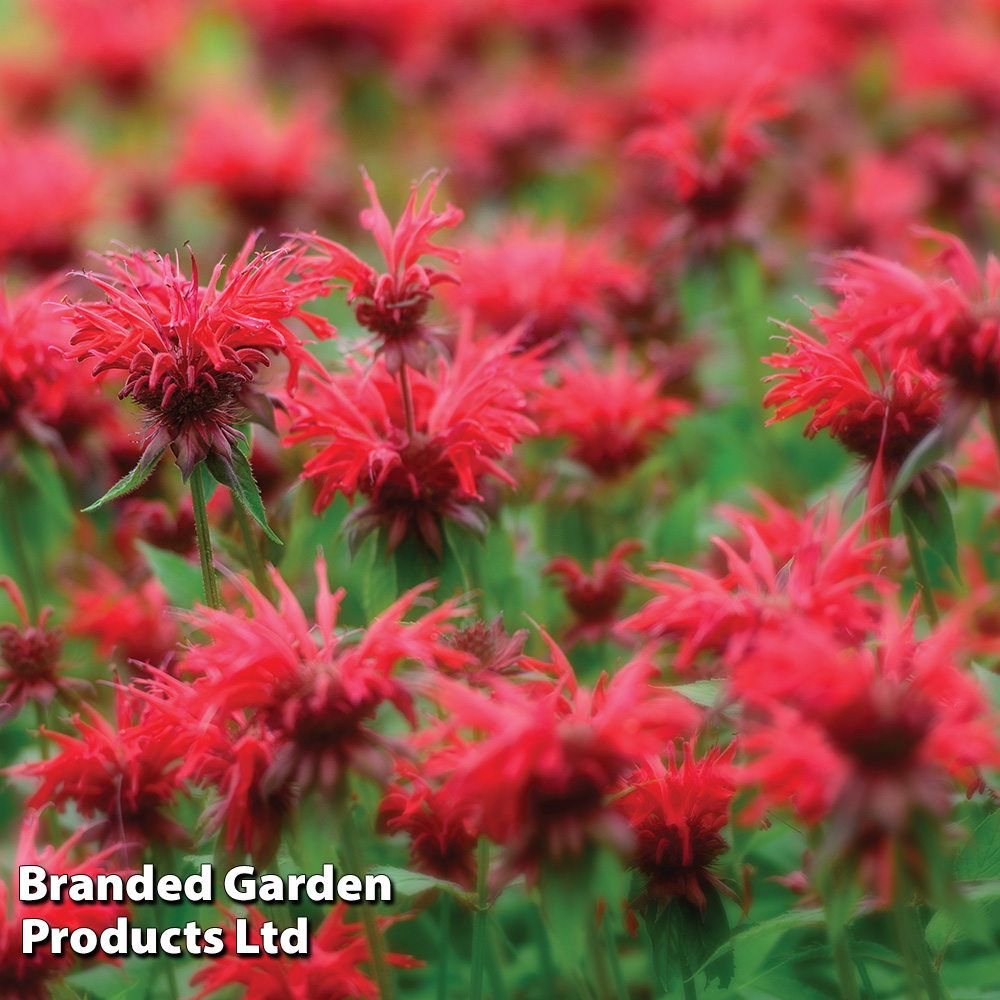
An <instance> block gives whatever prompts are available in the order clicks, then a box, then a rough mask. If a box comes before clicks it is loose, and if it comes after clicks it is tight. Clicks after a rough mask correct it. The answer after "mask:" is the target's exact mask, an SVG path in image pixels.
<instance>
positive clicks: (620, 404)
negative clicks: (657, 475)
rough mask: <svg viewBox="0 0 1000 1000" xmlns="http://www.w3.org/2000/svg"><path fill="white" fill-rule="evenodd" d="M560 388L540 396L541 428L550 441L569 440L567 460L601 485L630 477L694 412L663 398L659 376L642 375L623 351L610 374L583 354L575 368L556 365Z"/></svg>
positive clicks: (673, 400)
mask: <svg viewBox="0 0 1000 1000" xmlns="http://www.w3.org/2000/svg"><path fill="white" fill-rule="evenodd" d="M554 367H555V371H556V372H557V374H558V377H559V384H558V385H556V386H553V387H550V388H547V389H545V390H544V391H543V392H542V393H540V395H539V398H538V400H537V402H536V404H535V409H536V413H537V416H538V425H539V427H540V429H541V432H542V434H543V435H546V436H548V437H559V436H566V437H568V438H569V439H570V447H569V456H570V457H571V458H574V459H576V460H577V461H578V462H581V463H582V464H583V465H585V466H586V467H587V468H588V469H590V471H591V472H592V473H593V474H594V475H595V476H597V477H598V478H599V479H603V480H608V481H611V480H615V479H619V478H621V477H622V476H625V475H627V474H628V473H629V472H631V471H632V469H634V468H635V467H636V466H637V465H639V464H640V463H641V462H642V461H643V459H645V458H646V457H647V456H648V455H649V453H650V451H651V450H652V447H653V442H654V441H655V440H656V439H657V438H658V437H660V436H662V435H664V434H669V433H670V431H671V430H672V429H673V426H674V420H675V419H676V418H677V417H678V416H680V415H681V414H684V413H687V412H688V410H689V409H690V407H689V405H688V403H687V402H685V401H684V400H682V399H675V398H674V397H672V396H665V395H663V391H662V388H661V385H660V379H659V378H658V377H657V376H656V375H646V376H643V375H640V374H639V373H638V372H637V371H636V370H635V369H634V368H632V366H631V365H630V364H629V360H628V354H627V352H626V351H625V350H624V349H620V350H617V351H616V352H615V355H614V358H613V361H612V364H611V368H610V370H606V369H604V368H602V367H598V366H597V365H596V364H594V363H593V362H591V361H590V360H588V359H587V357H586V356H585V355H584V354H583V353H582V352H580V353H578V354H577V356H576V363H575V364H568V363H566V362H558V363H557V364H556V365H555V366H554Z"/></svg>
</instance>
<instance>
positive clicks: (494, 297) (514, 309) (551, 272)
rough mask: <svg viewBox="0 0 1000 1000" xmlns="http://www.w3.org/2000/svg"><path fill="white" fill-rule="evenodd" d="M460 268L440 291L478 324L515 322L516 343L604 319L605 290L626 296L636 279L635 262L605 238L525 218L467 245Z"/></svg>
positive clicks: (556, 337)
mask: <svg viewBox="0 0 1000 1000" xmlns="http://www.w3.org/2000/svg"><path fill="white" fill-rule="evenodd" d="M459 273H460V275H461V279H462V283H461V285H460V286H458V287H457V288H455V289H454V290H449V292H448V294H447V298H448V300H449V301H451V302H454V303H455V304H456V305H458V306H466V307H468V308H471V310H472V313H473V315H474V316H475V318H476V322H477V324H478V325H479V326H480V327H481V328H482V329H484V330H486V331H487V332H489V333H495V332H505V331H507V330H511V329H513V328H514V327H515V326H517V325H518V324H521V325H522V329H523V333H522V335H521V339H522V343H524V344H543V343H544V344H547V345H548V346H549V347H550V348H551V347H553V346H556V345H558V344H559V343H560V342H562V341H565V340H570V339H573V338H575V337H577V336H578V335H579V333H580V331H581V329H582V328H583V327H585V326H587V325H593V324H598V325H600V326H602V327H604V328H608V327H610V326H611V325H612V324H611V322H610V320H609V315H608V314H609V304H610V303H609V299H610V297H611V296H613V295H615V294H617V295H618V296H620V297H628V296H629V295H632V294H635V293H636V292H637V289H638V285H639V275H638V272H637V271H636V269H634V268H632V267H630V266H629V265H627V264H625V263H623V262H621V261H618V260H615V259H614V257H613V256H612V254H611V251H610V248H609V247H608V246H607V241H606V239H604V238H601V237H594V238H591V239H581V238H580V237H579V236H577V235H575V234H574V235H570V234H569V233H567V232H566V231H565V230H564V229H561V228H559V227H556V226H550V227H548V228H546V229H540V230H537V231H532V229H531V228H530V227H529V225H528V224H527V223H526V222H514V223H512V224H511V225H509V226H507V227H506V228H505V229H503V230H501V231H500V232H499V233H498V234H497V235H496V237H495V238H493V239H491V240H490V241H489V242H480V243H477V244H473V245H471V246H470V247H469V248H468V249H467V250H466V251H465V255H464V256H463V258H462V267H461V270H460V272H459Z"/></svg>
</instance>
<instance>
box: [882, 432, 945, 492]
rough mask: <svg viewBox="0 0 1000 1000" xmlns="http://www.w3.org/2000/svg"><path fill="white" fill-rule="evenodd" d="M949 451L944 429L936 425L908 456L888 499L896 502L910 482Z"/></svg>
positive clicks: (894, 481) (907, 488) (897, 474)
mask: <svg viewBox="0 0 1000 1000" xmlns="http://www.w3.org/2000/svg"><path fill="white" fill-rule="evenodd" d="M947 452H948V445H947V442H946V440H945V433H944V429H943V428H942V427H940V426H938V427H935V428H934V430H932V431H931V432H930V434H928V435H926V436H925V437H924V438H923V440H922V441H921V442H920V443H919V444H918V445H917V446H916V448H914V449H913V451H911V452H910V454H909V455H907V456H906V461H905V462H903V464H902V466H901V467H900V470H899V472H897V473H896V478H895V479H894V480H893V483H892V489H891V490H890V491H889V496H888V498H887V499H888V500H889V502H890V503H894V502H895V501H896V500H898V499H899V498H900V497H901V496H902V495H903V494H904V493H905V492H906V491H907V490H909V488H910V484H911V483H912V482H913V480H914V479H916V478H917V476H919V475H920V473H921V472H923V470H924V469H926V468H927V466H929V465H933V464H934V463H935V462H940V461H941V459H942V458H944V457H945V455H946V454H947Z"/></svg>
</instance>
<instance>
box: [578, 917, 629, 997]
mask: <svg viewBox="0 0 1000 1000" xmlns="http://www.w3.org/2000/svg"><path fill="white" fill-rule="evenodd" d="M601 923H602V928H601V930H598V929H597V927H596V926H592V927H591V928H590V930H589V934H588V937H589V938H590V950H591V954H592V955H593V957H594V967H595V970H596V972H597V989H598V993H599V994H600V996H601V1000H628V994H627V993H626V992H625V988H624V983H622V982H620V975H619V976H615V974H614V970H613V968H612V962H611V958H610V956H611V953H612V952H614V951H615V946H614V940H613V939H612V940H610V941H609V936H608V934H607V921H606V920H602V921H601ZM615 957H616V958H617V953H616V954H615ZM620 971H621V970H619V973H620Z"/></svg>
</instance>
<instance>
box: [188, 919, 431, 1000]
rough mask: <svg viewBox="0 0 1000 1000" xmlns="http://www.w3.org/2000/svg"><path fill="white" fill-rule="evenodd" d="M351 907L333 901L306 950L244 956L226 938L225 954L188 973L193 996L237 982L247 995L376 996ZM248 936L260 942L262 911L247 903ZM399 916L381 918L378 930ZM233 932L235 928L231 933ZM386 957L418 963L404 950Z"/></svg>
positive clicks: (262, 999)
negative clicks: (350, 920)
mask: <svg viewBox="0 0 1000 1000" xmlns="http://www.w3.org/2000/svg"><path fill="white" fill-rule="evenodd" d="M349 912H350V907H348V906H347V905H346V904H345V903H338V904H337V905H336V906H335V907H334V908H333V909H332V910H330V912H329V913H328V914H327V916H326V918H325V919H324V920H323V923H322V924H321V925H320V926H319V927H318V928H317V929H316V930H315V931H314V932H313V933H312V934H311V935H310V941H309V954H308V955H306V956H295V957H288V956H285V955H277V956H269V955H266V954H263V955H260V956H259V957H249V958H248V957H247V956H246V955H237V954H236V949H235V938H234V937H231V938H230V940H229V941H227V950H226V955H224V956H223V957H222V958H218V959H216V960H215V961H213V962H211V963H209V964H208V965H207V966H206V967H205V968H203V969H199V971H198V972H196V973H195V974H194V975H193V976H192V977H191V985H192V986H200V987H201V991H200V992H199V993H198V994H197V995H196V996H195V1000H203V998H205V997H209V996H212V995H213V994H215V993H218V992H219V991H221V990H225V991H226V994H225V995H226V996H228V995H230V993H231V991H232V988H233V987H238V986H242V987H244V990H245V992H244V993H243V996H244V997H246V998H247V1000H291V998H292V997H308V998H309V1000H362V998H363V1000H378V997H379V992H378V987H377V986H376V985H375V982H374V981H373V980H372V979H370V978H369V977H368V976H367V975H366V974H365V973H364V972H362V971H361V969H360V968H359V966H361V965H364V964H365V963H368V962H370V961H371V955H370V951H369V947H368V941H367V940H366V939H365V933H364V929H363V927H362V925H361V924H359V923H347V922H346V921H345V917H346V916H347V914H348V913H349ZM246 919H247V920H248V922H249V925H250V931H249V935H248V938H249V941H250V943H252V944H256V945H257V946H258V947H259V946H260V944H261V935H260V929H261V927H262V926H263V924H264V916H263V914H261V913H260V912H258V911H257V910H255V909H253V908H252V907H251V908H250V909H248V910H247V915H246ZM399 919H400V918H399V917H380V918H378V920H377V923H378V926H379V928H380V929H384V928H386V927H388V926H389V925H390V924H393V923H395V922H396V921H397V920H399ZM232 933H233V935H234V934H235V932H232ZM385 959H386V961H388V962H389V963H390V964H391V965H394V966H396V967H397V968H400V969H412V968H415V967H416V966H418V965H420V964H421V963H420V962H418V961H417V960H416V959H415V958H411V957H410V956H409V955H399V954H395V953H390V954H388V955H386V956H385Z"/></svg>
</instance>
